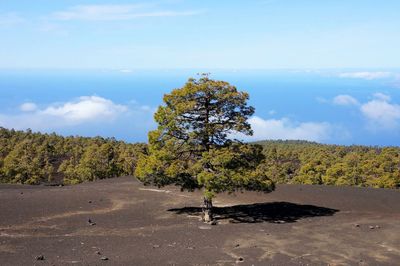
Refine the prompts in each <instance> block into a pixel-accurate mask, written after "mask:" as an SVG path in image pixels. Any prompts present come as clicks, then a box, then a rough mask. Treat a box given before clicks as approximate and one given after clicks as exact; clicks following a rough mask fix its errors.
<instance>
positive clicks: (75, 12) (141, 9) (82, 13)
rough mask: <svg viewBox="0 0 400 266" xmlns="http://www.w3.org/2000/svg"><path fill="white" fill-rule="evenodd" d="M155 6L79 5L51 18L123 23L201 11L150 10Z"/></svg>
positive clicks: (194, 13) (193, 13)
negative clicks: (137, 19)
mask: <svg viewBox="0 0 400 266" xmlns="http://www.w3.org/2000/svg"><path fill="white" fill-rule="evenodd" d="M153 6H154V4H123V5H117V4H115V5H77V6H73V7H71V8H69V9H67V10H64V11H58V12H54V13H53V14H52V15H51V17H52V18H53V19H57V20H64V21H68V20H83V21H123V20H132V19H136V18H144V17H177V16H192V15H196V14H198V13H200V11H196V10H185V11H171V10H149V9H148V8H149V7H153Z"/></svg>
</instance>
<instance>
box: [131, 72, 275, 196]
mask: <svg viewBox="0 0 400 266" xmlns="http://www.w3.org/2000/svg"><path fill="white" fill-rule="evenodd" d="M248 97H249V96H248V94H247V93H245V92H240V91H238V90H237V89H236V88H235V87H234V86H232V85H230V84H229V83H227V82H224V81H216V80H212V79H209V78H208V76H207V75H203V76H202V77H201V78H200V79H198V80H195V79H189V81H188V82H187V83H186V84H185V86H184V87H183V88H180V89H175V90H173V91H172V92H171V93H170V94H166V95H165V96H164V103H165V105H163V106H160V107H159V108H158V111H157V112H156V114H155V116H154V117H155V120H156V122H157V123H158V128H157V130H154V131H151V132H150V133H149V147H148V153H147V154H146V155H143V156H141V157H140V159H139V161H138V165H137V169H136V172H135V175H136V176H137V177H138V178H139V179H140V180H142V181H143V182H145V183H149V184H155V185H158V186H164V185H168V184H175V185H178V186H180V187H181V188H182V189H188V190H194V189H204V193H205V197H206V198H208V199H212V198H213V197H214V196H215V194H217V193H220V192H223V191H228V192H233V191H237V190H257V191H265V192H269V191H271V190H273V189H274V184H273V182H272V181H271V180H270V179H269V178H268V176H266V175H265V173H264V172H263V171H261V170H260V168H259V166H260V165H261V164H262V162H263V160H264V155H263V153H262V148H261V147H260V146H259V145H256V144H254V145H252V144H243V143H240V142H238V141H232V140H230V139H229V138H228V136H229V135H230V134H233V133H242V134H246V135H251V134H252V130H251V128H250V124H249V123H248V122H247V120H248V118H249V117H250V116H251V115H252V114H253V113H254V108H253V107H250V106H248V105H247V100H248Z"/></svg>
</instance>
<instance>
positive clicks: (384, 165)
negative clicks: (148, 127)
mask: <svg viewBox="0 0 400 266" xmlns="http://www.w3.org/2000/svg"><path fill="white" fill-rule="evenodd" d="M257 144H260V145H262V146H263V147H264V154H265V156H266V160H265V163H264V164H263V166H262V167H263V171H265V173H266V174H267V175H268V176H269V177H270V178H271V179H272V180H273V181H275V182H276V183H278V184H293V183H301V184H326V185H350V186H364V187H382V188H399V187H400V148H399V147H367V146H340V145H324V144H318V143H313V142H306V141H262V142H257ZM146 148H147V147H146V144H143V143H138V144H129V143H125V142H123V141H117V140H115V139H113V138H102V137H94V138H87V137H72V136H71V137H62V136H59V135H56V134H41V133H33V132H32V131H30V130H27V131H15V130H9V129H5V128H1V127H0V182H1V183H21V184H41V183H50V184H51V183H54V184H60V183H63V184H77V183H81V182H85V181H94V180H97V179H104V178H112V177H117V176H122V175H133V173H134V171H135V167H136V163H137V160H138V157H139V156H140V154H143V153H146Z"/></svg>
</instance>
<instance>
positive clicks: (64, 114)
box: [40, 96, 127, 123]
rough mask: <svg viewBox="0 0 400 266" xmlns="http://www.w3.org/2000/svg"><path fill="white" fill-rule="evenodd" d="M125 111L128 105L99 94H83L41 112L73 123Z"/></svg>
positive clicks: (113, 115) (112, 115)
mask: <svg viewBox="0 0 400 266" xmlns="http://www.w3.org/2000/svg"><path fill="white" fill-rule="evenodd" d="M125 111H127V107H126V106H123V105H118V104H115V103H113V102H112V101H111V100H108V99H105V98H102V97H98V96H83V97H80V98H79V99H78V100H76V101H72V102H66V103H64V104H62V105H57V106H50V107H47V108H46V109H44V110H41V111H40V113H41V114H44V115H50V116H55V117H59V118H61V119H64V120H65V121H69V122H72V123H81V122H84V121H88V120H95V119H99V118H101V119H104V118H113V117H115V116H117V115H118V114H120V113H123V112H125Z"/></svg>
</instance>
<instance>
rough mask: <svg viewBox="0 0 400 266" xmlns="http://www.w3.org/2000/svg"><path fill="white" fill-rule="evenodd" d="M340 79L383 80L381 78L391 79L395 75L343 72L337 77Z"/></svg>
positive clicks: (380, 72) (381, 72)
mask: <svg viewBox="0 0 400 266" xmlns="http://www.w3.org/2000/svg"><path fill="white" fill-rule="evenodd" d="M338 76H339V77H340V78H354V79H366V80H373V79H383V78H391V77H394V76H395V74H394V73H392V72H383V71H375V72H371V71H365V72H344V73H340V74H339V75H338Z"/></svg>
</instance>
